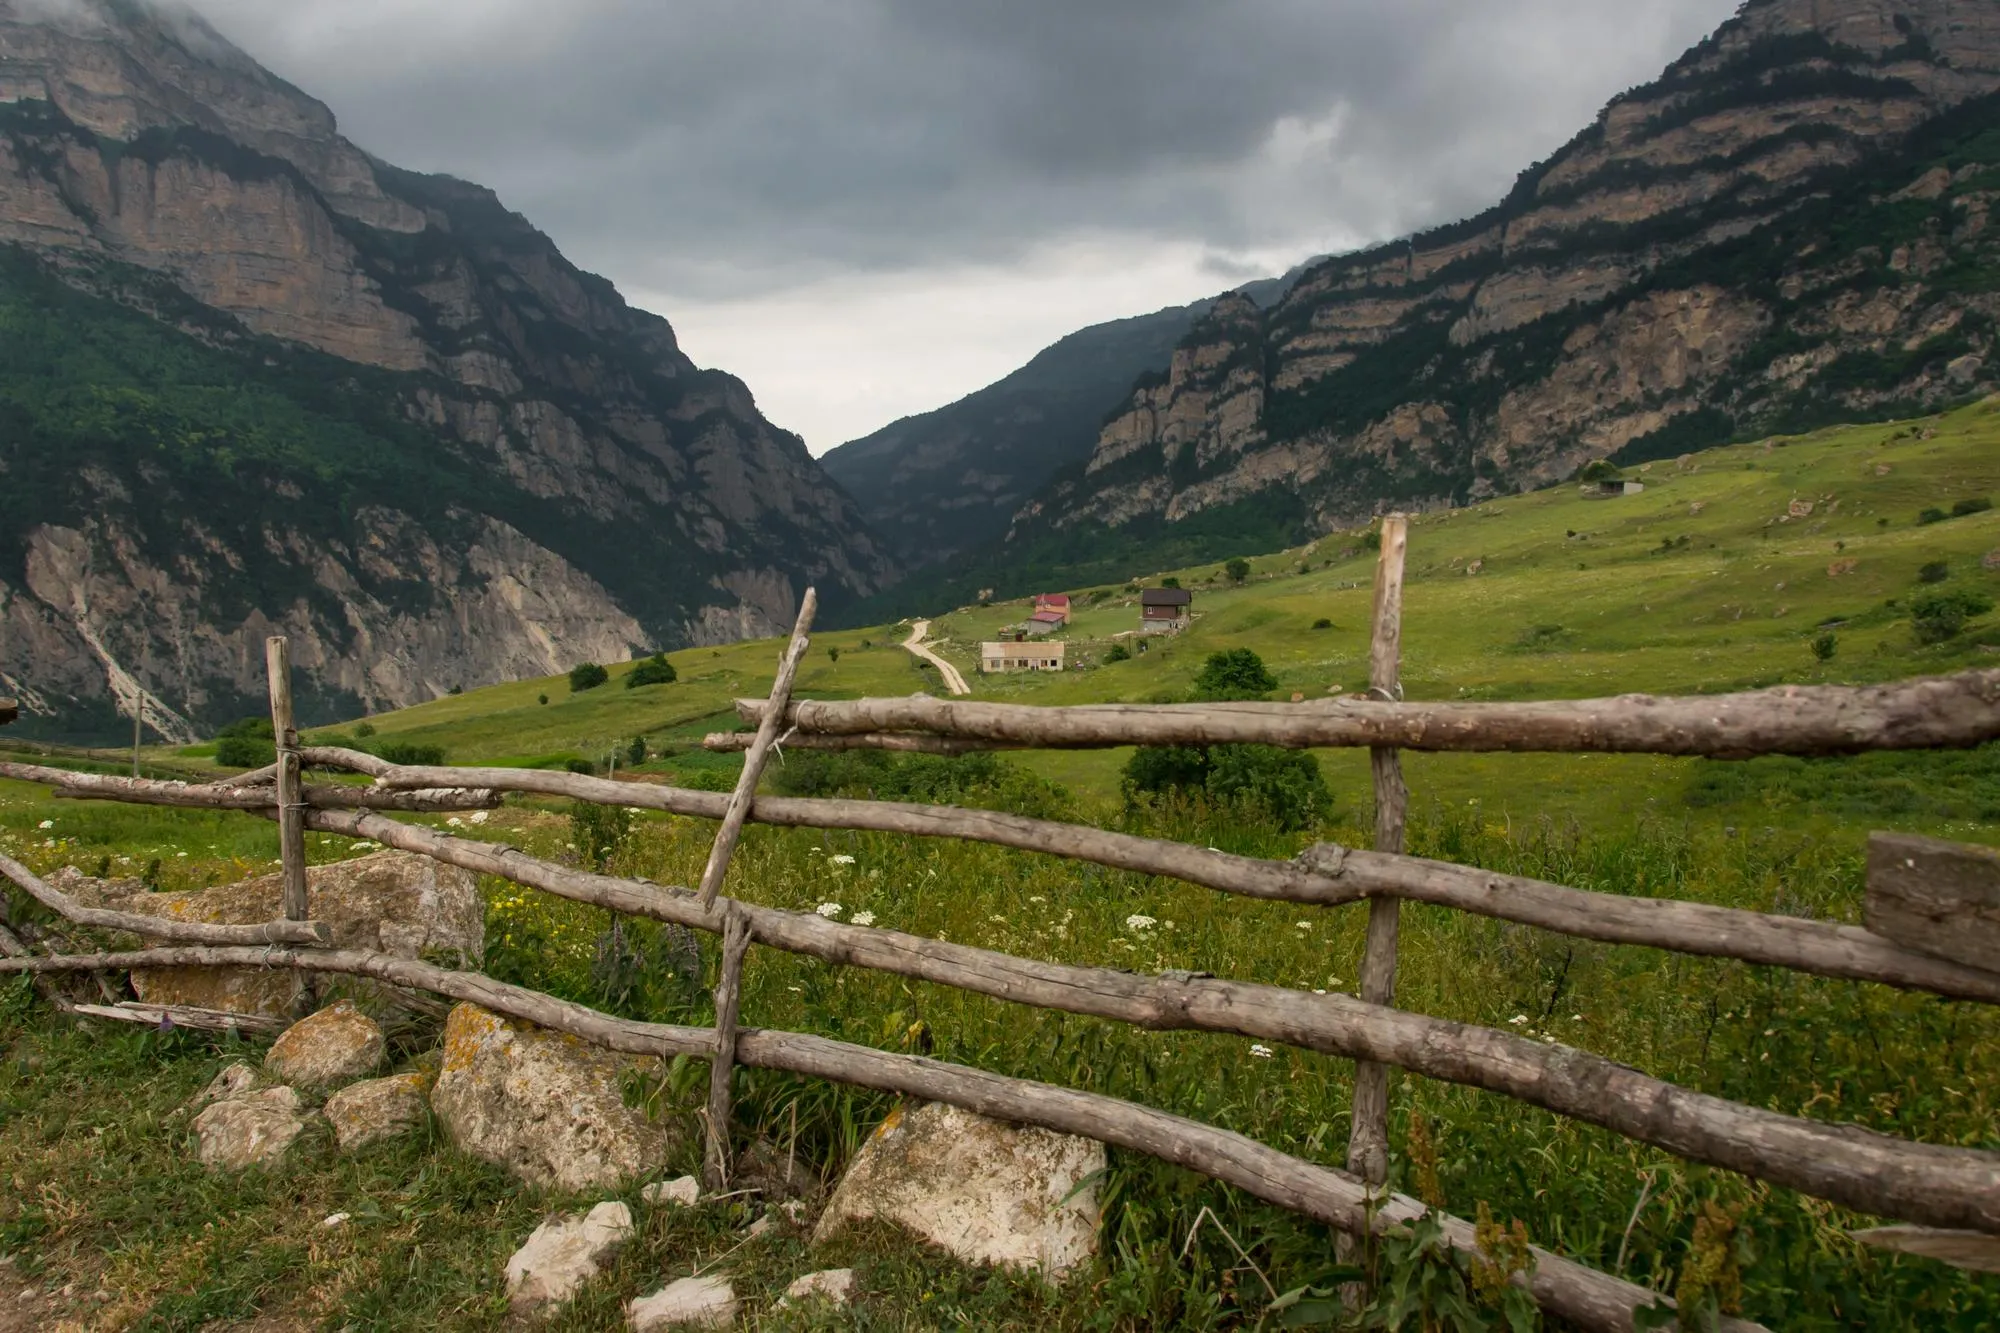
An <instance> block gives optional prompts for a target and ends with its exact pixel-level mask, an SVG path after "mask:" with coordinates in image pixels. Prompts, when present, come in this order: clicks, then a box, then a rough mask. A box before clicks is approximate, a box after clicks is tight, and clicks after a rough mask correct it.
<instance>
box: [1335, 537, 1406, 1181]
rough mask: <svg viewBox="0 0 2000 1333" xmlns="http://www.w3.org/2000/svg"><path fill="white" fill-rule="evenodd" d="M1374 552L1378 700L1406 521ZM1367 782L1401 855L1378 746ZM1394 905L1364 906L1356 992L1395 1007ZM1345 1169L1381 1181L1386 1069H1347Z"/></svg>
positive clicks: (1398, 820) (1399, 640)
mask: <svg viewBox="0 0 2000 1333" xmlns="http://www.w3.org/2000/svg"><path fill="white" fill-rule="evenodd" d="M1381 533H1382V546H1381V553H1380V555H1379V556H1378V558H1377V560H1376V564H1375V611H1374V631H1373V634H1372V635H1371V637H1370V642H1369V656H1368V683H1369V686H1370V688H1371V689H1372V690H1373V691H1374V692H1376V693H1377V694H1379V695H1380V696H1381V697H1382V698H1383V699H1385V700H1394V699H1396V698H1398V697H1400V696H1401V694H1402V689H1403V687H1402V668H1403V560H1404V557H1405V555H1406V554H1407V552H1408V550H1409V544H1410V522H1409V520H1408V519H1407V518H1405V517H1404V516H1403V515H1401V514H1389V515H1386V516H1384V518H1383V519H1382V528H1381ZM1368 766H1369V770H1370V772H1371V775H1372V776H1373V778H1374V783H1375V850H1376V851H1378V852H1385V853H1388V854H1389V855H1392V856H1397V855H1401V854H1402V851H1403V822H1404V817H1405V814H1406V812H1407V811H1408V809H1409V804H1410V789H1409V787H1408V786H1406V785H1405V784H1404V782H1403V761H1402V759H1401V758H1399V757H1398V756H1397V754H1396V751H1395V750H1394V749H1392V748H1390V747H1388V746H1384V745H1378V746H1375V747H1374V748H1373V749H1371V750H1370V751H1369V752H1368ZM1401 914H1402V903H1401V902H1400V901H1399V900H1397V899H1396V898H1393V897H1389V896H1386V895H1385V896H1382V897H1377V898H1373V899H1371V900H1370V901H1369V903H1368V933H1367V938H1366V941H1365V943H1364V944H1363V946H1362V955H1361V984H1360V986H1359V988H1358V989H1359V994H1360V996H1361V998H1362V999H1364V1000H1366V1001H1368V1002H1369V1003H1370V1004H1394V1003H1395V1002H1396V948H1397V945H1396V941H1397V936H1398V935H1399V934H1400V932H1401V929H1402V927H1401V921H1402V915H1401ZM1347 1169H1348V1170H1349V1171H1351V1172H1353V1173H1354V1174H1355V1175H1357V1176H1360V1177H1361V1178H1362V1179H1363V1180H1365V1181H1367V1182H1368V1183H1369V1184H1371V1185H1380V1184H1382V1183H1383V1182H1385V1181H1387V1180H1388V1179H1389V1067H1388V1066H1387V1065H1383V1064H1377V1063H1376V1062H1375V1061H1373V1060H1363V1061H1362V1062H1361V1063H1359V1064H1357V1065H1355V1067H1354V1108H1353V1116H1352V1123H1351V1126H1350V1129H1349V1132H1348V1139H1347Z"/></svg>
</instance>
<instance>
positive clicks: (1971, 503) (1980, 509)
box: [1951, 495, 1993, 518]
mask: <svg viewBox="0 0 2000 1333" xmlns="http://www.w3.org/2000/svg"><path fill="white" fill-rule="evenodd" d="M1992 507H1993V502H1992V501H1991V500H1989V499H1987V498H1986V497H1985V496H1983V495H1982V496H1979V497H1977V498H1975V499H1971V500H1960V501H1959V502H1958V503H1957V504H1955V505H1953V506H1952V507H1951V516H1952V517H1953V518H1964V517H1965V516H1966V515H1967V514H1983V513H1985V512H1986V511H1987V510H1989V509H1991V508H1992Z"/></svg>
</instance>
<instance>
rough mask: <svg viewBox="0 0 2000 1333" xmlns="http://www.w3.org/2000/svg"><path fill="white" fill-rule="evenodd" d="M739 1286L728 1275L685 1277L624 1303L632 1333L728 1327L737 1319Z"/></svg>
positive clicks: (626, 1318)
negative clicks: (737, 1288)
mask: <svg viewBox="0 0 2000 1333" xmlns="http://www.w3.org/2000/svg"><path fill="white" fill-rule="evenodd" d="M738 1308H739V1303H738V1301H737V1299H736V1289H735V1288H734V1287H732V1286H730V1285H729V1279H728V1278H726V1277H719V1276H709V1277H684V1278H682V1279H681V1280H680V1281H678V1282H669V1283H668V1284H667V1285H666V1286H664V1287H662V1288H660V1289H659V1290H658V1291H656V1292H654V1293H653V1294H652V1295H650V1296H641V1297H639V1298H637V1299H636V1300H634V1301H632V1302H630V1303H629V1304H627V1305H626V1307H625V1322H626V1323H627V1324H629V1325H631V1327H632V1333H654V1330H656V1329H662V1328H727V1327H729V1325H731V1324H732V1323H734V1322H736V1311H737V1309H738Z"/></svg>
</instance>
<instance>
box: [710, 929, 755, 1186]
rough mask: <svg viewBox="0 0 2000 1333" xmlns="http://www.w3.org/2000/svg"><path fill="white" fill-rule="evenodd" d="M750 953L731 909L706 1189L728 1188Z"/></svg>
mask: <svg viewBox="0 0 2000 1333" xmlns="http://www.w3.org/2000/svg"><path fill="white" fill-rule="evenodd" d="M749 952H750V918H749V917H748V916H747V915H745V914H744V913H743V912H742V911H740V910H737V909H735V908H734V907H733V906H732V907H731V910H730V912H729V916H728V918H727V920H725V921H724V922H723V926H722V977H721V979H720V980H719V981H717V982H716V984H715V1056H714V1058H713V1059H711V1060H710V1061H709V1065H708V1117H707V1119H708V1138H707V1143H706V1145H705V1147H704V1149H703V1152H702V1163H701V1176H702V1184H703V1185H704V1186H705V1187H706V1188H707V1189H708V1191H709V1193H711V1194H720V1193H721V1192H722V1191H723V1190H725V1189H727V1188H729V1118H730V1116H731V1114H732V1113H733V1110H734V1106H735V1101H736V1092H735V1087H734V1077H735V1073H736V1017H737V1015H738V1014H739V1013H740V1012H742V1008H743V959H744V956H745V955H746V954H748V953H749Z"/></svg>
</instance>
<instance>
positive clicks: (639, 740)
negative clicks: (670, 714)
mask: <svg viewBox="0 0 2000 1333" xmlns="http://www.w3.org/2000/svg"><path fill="white" fill-rule="evenodd" d="M625 757H626V758H627V759H629V760H631V761H632V763H633V764H634V765H635V766H636V765H639V764H643V763H645V762H646V738H645V737H644V736H634V737H633V738H632V744H631V746H630V747H629V748H627V749H626V751H625Z"/></svg>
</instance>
